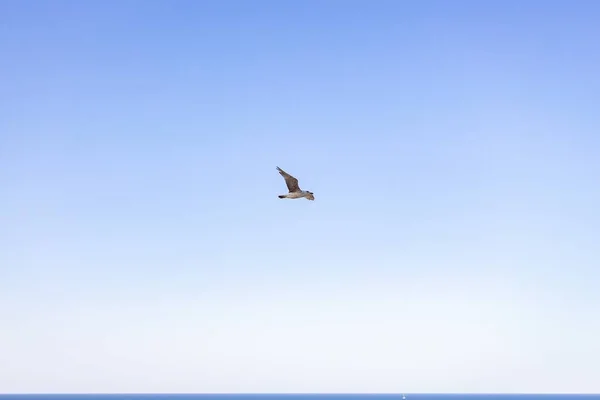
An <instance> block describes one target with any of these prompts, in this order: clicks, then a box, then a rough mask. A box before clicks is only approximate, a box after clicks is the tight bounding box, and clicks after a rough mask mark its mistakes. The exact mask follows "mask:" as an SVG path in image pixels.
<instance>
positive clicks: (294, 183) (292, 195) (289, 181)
mask: <svg viewBox="0 0 600 400" xmlns="http://www.w3.org/2000/svg"><path fill="white" fill-rule="evenodd" d="M277 171H279V173H280V174H281V176H283V179H285V184H286V185H287V187H288V190H289V193H288V194H280V195H279V196H278V197H279V198H280V199H300V198H302V197H304V198H306V199H308V200H314V199H315V196H313V192H309V191H308V190H301V189H300V187H299V186H298V179H296V178H294V177H293V176H291V175H290V174H288V173H287V172H285V171H284V170H282V169H281V168H279V167H277Z"/></svg>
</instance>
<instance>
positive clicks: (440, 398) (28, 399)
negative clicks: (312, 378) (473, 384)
mask: <svg viewBox="0 0 600 400" xmlns="http://www.w3.org/2000/svg"><path fill="white" fill-rule="evenodd" d="M0 400H600V394H458V393H453V394H427V393H397V394H162V393H161V394H0Z"/></svg>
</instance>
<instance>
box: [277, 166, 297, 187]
mask: <svg viewBox="0 0 600 400" xmlns="http://www.w3.org/2000/svg"><path fill="white" fill-rule="evenodd" d="M277 171H279V173H280V174H281V176H283V179H285V184H286V185H287V187H288V190H289V191H290V193H291V192H298V191H300V187H299V186H298V179H296V178H294V177H293V176H291V175H290V174H288V173H287V172H285V171H284V170H282V169H281V168H279V167H277Z"/></svg>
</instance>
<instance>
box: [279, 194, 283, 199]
mask: <svg viewBox="0 0 600 400" xmlns="http://www.w3.org/2000/svg"><path fill="white" fill-rule="evenodd" d="M277 197H279V198H280V199H285V195H284V194H280V195H279V196H277Z"/></svg>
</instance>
